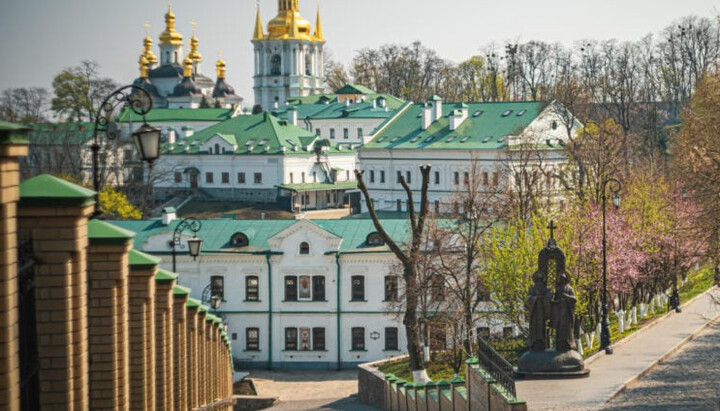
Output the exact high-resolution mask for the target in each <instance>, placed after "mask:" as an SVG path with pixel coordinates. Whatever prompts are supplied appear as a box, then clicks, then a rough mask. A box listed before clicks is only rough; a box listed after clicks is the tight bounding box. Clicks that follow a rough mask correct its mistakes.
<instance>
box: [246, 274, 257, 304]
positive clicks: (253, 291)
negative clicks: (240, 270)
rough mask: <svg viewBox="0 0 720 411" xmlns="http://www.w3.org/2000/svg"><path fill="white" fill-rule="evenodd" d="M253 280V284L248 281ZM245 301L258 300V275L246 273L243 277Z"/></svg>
mask: <svg viewBox="0 0 720 411" xmlns="http://www.w3.org/2000/svg"><path fill="white" fill-rule="evenodd" d="M252 280H255V285H251V284H250V282H251V281H252ZM245 301H260V277H259V276H257V275H248V276H246V277H245Z"/></svg>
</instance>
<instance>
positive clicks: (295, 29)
mask: <svg viewBox="0 0 720 411" xmlns="http://www.w3.org/2000/svg"><path fill="white" fill-rule="evenodd" d="M267 38H268V39H269V40H286V39H297V40H311V41H312V40H314V38H313V35H312V24H310V22H309V21H307V20H305V19H304V18H303V17H302V16H301V15H300V12H299V8H298V0H278V15H277V16H275V18H274V19H272V20H270V22H269V23H268V37H267Z"/></svg>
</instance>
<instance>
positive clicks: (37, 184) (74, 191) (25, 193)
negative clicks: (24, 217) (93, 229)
mask: <svg viewBox="0 0 720 411" xmlns="http://www.w3.org/2000/svg"><path fill="white" fill-rule="evenodd" d="M92 204H95V192H94V191H92V190H89V189H87V188H85V187H81V186H79V185H77V184H73V183H70V182H68V181H65V180H62V179H59V178H57V177H54V176H51V175H49V174H40V175H39V176H36V177H33V178H31V179H28V180H25V181H23V182H22V183H20V202H19V205H20V206H21V207H22V206H31V207H32V206H44V207H52V206H88V205H92Z"/></svg>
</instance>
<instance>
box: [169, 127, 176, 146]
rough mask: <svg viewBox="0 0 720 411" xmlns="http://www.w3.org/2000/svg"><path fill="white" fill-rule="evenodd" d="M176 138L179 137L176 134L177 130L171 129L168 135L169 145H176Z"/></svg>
mask: <svg viewBox="0 0 720 411" xmlns="http://www.w3.org/2000/svg"><path fill="white" fill-rule="evenodd" d="M176 136H177V134H176V133H175V129H174V128H169V129H168V134H167V138H168V143H170V144H175V140H176Z"/></svg>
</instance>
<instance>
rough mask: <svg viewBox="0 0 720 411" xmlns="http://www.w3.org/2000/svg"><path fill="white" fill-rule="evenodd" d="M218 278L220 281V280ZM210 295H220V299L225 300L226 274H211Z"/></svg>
mask: <svg viewBox="0 0 720 411" xmlns="http://www.w3.org/2000/svg"><path fill="white" fill-rule="evenodd" d="M218 280H220V281H219V282H218ZM210 296H211V297H220V301H225V276H223V275H211V276H210Z"/></svg>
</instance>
